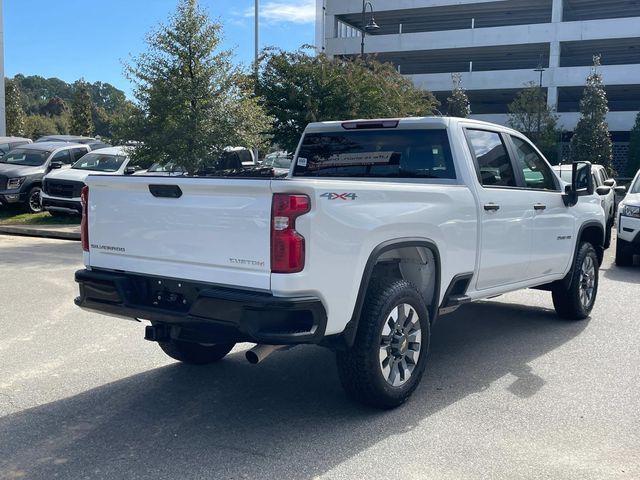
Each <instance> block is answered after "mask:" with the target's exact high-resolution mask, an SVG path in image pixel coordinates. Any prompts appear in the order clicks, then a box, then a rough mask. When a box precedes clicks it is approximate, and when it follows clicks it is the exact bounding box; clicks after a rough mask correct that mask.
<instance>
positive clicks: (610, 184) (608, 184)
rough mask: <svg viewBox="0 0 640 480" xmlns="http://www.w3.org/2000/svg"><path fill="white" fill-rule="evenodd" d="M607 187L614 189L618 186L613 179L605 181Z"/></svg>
mask: <svg viewBox="0 0 640 480" xmlns="http://www.w3.org/2000/svg"><path fill="white" fill-rule="evenodd" d="M604 184H605V186H607V187H613V186H614V185H615V184H616V181H615V180H614V179H613V178H610V179H609V180H605V181H604Z"/></svg>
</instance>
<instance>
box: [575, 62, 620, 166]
mask: <svg viewBox="0 0 640 480" xmlns="http://www.w3.org/2000/svg"><path fill="white" fill-rule="evenodd" d="M599 66H600V56H599V55H595V56H594V57H593V68H592V69H591V73H590V74H589V76H588V77H587V85H586V87H585V89H584V93H583V95H582V100H580V120H579V121H578V125H577V127H576V129H575V131H574V132H573V137H572V138H571V159H572V160H573V161H589V162H592V163H597V164H600V165H603V166H605V167H606V168H607V169H608V170H609V172H610V173H613V169H612V164H611V161H612V158H613V147H612V145H611V135H610V134H609V125H608V124H607V113H608V112H609V106H608V103H607V93H606V92H605V90H604V85H603V83H602V75H600V73H599V71H598V67H599Z"/></svg>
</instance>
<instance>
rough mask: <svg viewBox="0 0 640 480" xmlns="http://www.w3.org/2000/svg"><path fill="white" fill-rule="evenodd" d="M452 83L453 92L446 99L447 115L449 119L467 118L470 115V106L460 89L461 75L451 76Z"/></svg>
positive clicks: (463, 91) (461, 88)
mask: <svg viewBox="0 0 640 480" xmlns="http://www.w3.org/2000/svg"><path fill="white" fill-rule="evenodd" d="M451 80H452V82H453V90H452V91H451V96H450V97H449V98H447V115H448V116H449V117H460V118H467V117H468V116H469V115H471V106H470V105H469V97H467V92H465V90H464V88H463V87H462V75H460V74H459V73H453V74H451Z"/></svg>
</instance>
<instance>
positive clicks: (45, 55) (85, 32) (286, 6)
mask: <svg viewBox="0 0 640 480" xmlns="http://www.w3.org/2000/svg"><path fill="white" fill-rule="evenodd" d="M177 2H178V0H4V42H5V43H4V48H5V76H7V77H13V76H14V75H15V74H17V73H22V74H24V75H40V76H43V77H45V78H49V77H58V78H60V79H62V80H64V81H66V82H74V81H76V80H78V79H79V78H84V79H85V80H86V81H88V82H95V81H102V82H107V83H110V84H112V85H114V86H115V87H117V88H120V89H122V90H124V91H125V93H127V96H129V97H131V95H132V92H131V85H130V84H129V82H128V80H127V79H126V78H125V77H124V75H123V67H122V65H123V62H126V61H128V60H129V59H131V56H132V55H133V56H135V55H137V54H139V53H141V52H143V51H144V49H145V43H144V40H145V37H146V35H147V33H149V32H150V31H152V30H153V29H154V28H155V27H156V26H157V25H159V24H160V23H162V22H166V21H167V19H168V18H169V15H170V14H171V13H172V12H173V11H174V10H175V6H176V4H177ZM200 5H201V6H202V7H204V8H205V9H206V10H207V11H208V13H209V14H210V16H211V17H212V18H213V19H215V20H217V21H219V22H220V23H221V24H222V25H223V29H224V30H223V35H224V41H223V47H224V48H226V49H229V48H232V49H233V50H235V61H236V63H241V64H244V65H250V63H251V62H252V61H253V52H254V38H253V31H254V23H253V11H254V0H200ZM314 15H315V0H261V1H260V23H261V25H260V48H263V47H266V46H276V47H279V48H283V49H285V50H295V49H297V48H298V47H300V46H301V45H303V44H313V43H314V36H315V34H314V28H315V24H314Z"/></svg>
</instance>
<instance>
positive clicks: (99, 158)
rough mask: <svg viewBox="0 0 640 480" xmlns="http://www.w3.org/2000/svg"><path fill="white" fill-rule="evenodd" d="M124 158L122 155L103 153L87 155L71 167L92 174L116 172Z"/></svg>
mask: <svg viewBox="0 0 640 480" xmlns="http://www.w3.org/2000/svg"><path fill="white" fill-rule="evenodd" d="M125 158H126V157H123V156H122V155H105V154H103V153H88V154H86V155H85V156H84V157H82V158H81V159H80V160H78V161H77V162H76V163H75V164H74V165H73V167H71V168H74V169H76V170H91V171H94V172H117V171H118V170H119V169H120V167H121V166H122V162H124V160H125Z"/></svg>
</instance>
